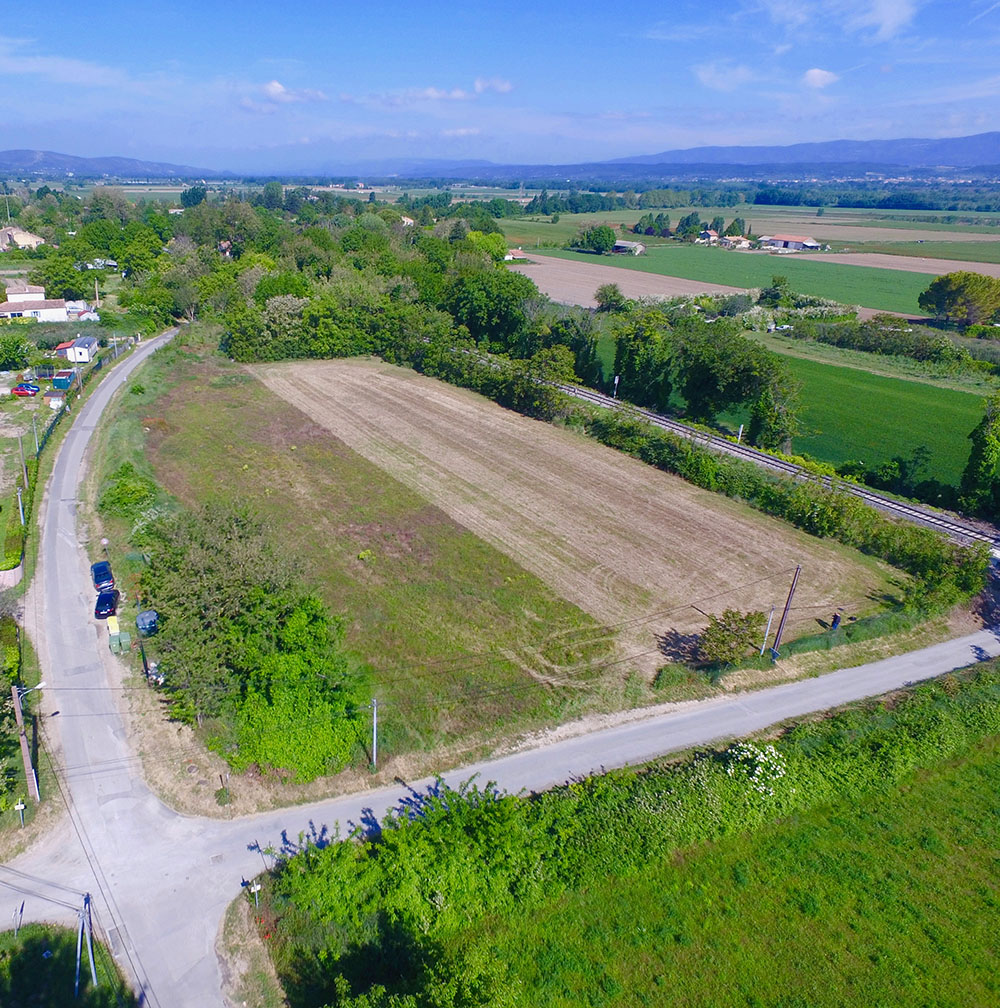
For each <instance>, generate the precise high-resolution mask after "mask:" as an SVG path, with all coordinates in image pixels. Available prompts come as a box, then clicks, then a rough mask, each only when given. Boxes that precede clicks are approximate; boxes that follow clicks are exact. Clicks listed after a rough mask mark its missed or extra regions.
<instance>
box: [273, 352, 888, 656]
mask: <svg viewBox="0 0 1000 1008" xmlns="http://www.w3.org/2000/svg"><path fill="white" fill-rule="evenodd" d="M254 370H255V374H257V375H258V376H259V377H260V378H261V379H262V381H263V382H264V383H265V384H266V385H267V386H268V387H269V388H270V389H271V390H272V391H273V392H275V393H277V394H278V395H279V396H281V397H282V398H284V399H286V400H287V401H288V402H289V403H291V404H294V406H295V407H296V408H298V409H299V410H302V411H303V412H304V413H306V414H307V415H308V416H309V417H311V418H312V419H313V420H314V421H315V422H316V423H317V424H319V425H320V426H322V427H324V428H326V429H327V430H329V431H330V432H331V433H332V434H334V435H335V436H336V437H337V438H339V439H340V440H342V441H343V442H345V443H346V444H347V445H348V446H349V447H351V448H352V449H353V450H354V451H356V452H358V453H359V454H360V455H361V456H363V457H364V458H366V459H367V460H369V461H370V462H372V463H374V464H375V465H377V466H378V467H380V468H382V469H384V470H385V471H387V472H389V473H390V474H391V475H392V476H393V477H394V478H395V479H397V480H399V481H400V482H402V483H403V484H404V485H406V486H407V487H409V488H410V489H412V490H414V491H416V492H417V493H419V494H420V495H421V496H423V497H424V498H425V499H426V500H427V501H429V502H430V503H432V504H434V505H436V506H437V507H439V508H441V509H442V510H443V511H444V512H446V513H447V514H448V515H449V516H450V517H451V518H452V519H453V520H455V521H457V522H459V523H460V524H462V525H463V526H465V527H466V528H468V529H469V530H470V531H472V532H473V533H475V534H476V535H477V536H478V537H480V538H481V539H483V540H485V541H486V542H488V543H490V544H491V545H493V546H494V547H496V548H497V549H499V550H501V551H502V552H504V553H506V554H507V555H508V556H510V557H512V558H514V559H515V560H516V561H517V562H518V563H519V564H520V565H521V566H522V567H524V568H525V569H527V570H529V571H531V572H532V573H533V574H535V575H537V576H538V577H540V578H541V579H543V580H544V581H545V582H546V583H547V584H549V585H550V586H551V587H552V588H553V589H554V590H555V591H557V592H558V593H559V594H560V595H562V596H563V597H564V598H565V599H567V600H569V601H570V602H572V603H574V604H576V605H578V606H579V607H580V608H581V609H583V610H584V611H586V612H588V613H590V614H592V615H593V616H594V617H596V618H597V619H598V620H600V621H601V622H603V623H605V624H608V625H613V626H620V627H621V643H622V645H623V647H624V648H627V649H628V651H627V653H628V656H629V657H630V658H632V659H634V660H635V664H636V665H639V666H640V667H642V668H644V669H645V670H646V671H649V670H650V669H652V668H655V667H656V665H658V664H662V662H663V661H664V660H665V659H664V655H665V654H666V655H668V656H669V655H670V654H671V653H672V652H673V651H678V652H682V651H683V649H684V647H685V644H689V643H690V640H689V638H687V635H690V634H692V633H694V632H696V631H698V630H699V629H701V628H702V627H703V626H704V625H705V623H706V614H708V613H712V612H719V611H721V610H722V609H724V608H726V607H735V608H739V609H761V610H769V609H770V606H771V605H772V604H773V605H778V606H779V607H780V606H781V605H782V604H783V603H784V599H785V593H786V592H787V590H788V584H789V581H790V578H791V574H792V570H793V568H794V567H795V565H796V564H801V565H802V567H803V571H802V578H801V580H800V582H799V589H798V593H797V595H796V599H795V607H794V611H793V613H792V615H791V618H790V624H789V632H792V633H794V632H796V631H801V632H805V631H807V630H811V629H816V627H817V623H816V620H817V618H820V619H829V617H830V615H831V614H832V612H833V609H834V607H836V606H844V607H845V609H846V612H847V613H848V614H849V615H853V614H857V613H860V612H864V611H870V610H871V609H873V608H874V603H873V602H871V601H870V597H871V595H873V594H876V595H877V594H880V593H881V592H882V591H884V590H885V587H886V584H887V573H888V571H887V570H886V569H884V568H880V567H878V566H877V565H876V564H874V563H873V562H871V561H869V560H867V559H865V558H861V557H860V556H859V555H857V554H855V553H853V552H852V551H849V550H846V549H844V548H842V547H840V546H838V545H837V544H833V543H829V542H825V541H822V540H818V539H815V538H812V537H810V536H807V535H805V534H803V533H800V532H798V531H797V530H795V529H793V528H791V527H789V526H788V525H785V524H784V523H782V522H779V521H777V520H774V519H771V518H768V517H766V516H763V515H760V514H758V513H756V512H754V511H752V510H750V509H749V508H747V507H745V506H743V505H741V504H739V503H737V502H735V501H730V500H728V499H726V498H724V497H721V496H719V495H716V494H711V493H708V492H706V491H703V490H699V489H697V488H695V487H692V486H691V485H689V484H687V483H685V482H684V481H682V480H680V479H678V478H676V477H672V476H669V475H667V474H665V473H661V472H659V471H657V470H655V469H653V468H651V467H649V466H647V465H644V464H643V463H641V462H638V461H636V460H634V459H631V458H629V457H627V456H625V455H623V454H621V453H619V452H616V451H614V450H612V449H609V448H605V447H603V446H601V445H599V444H597V443H595V442H593V441H590V440H588V439H586V438H585V437H583V436H580V435H576V434H574V433H572V432H570V431H566V430H562V429H559V428H556V427H553V426H551V425H548V424H544V423H540V422H537V421H533V420H529V419H526V418H525V417H522V416H519V415H518V414H516V413H512V412H510V411H508V410H504V409H502V408H501V407H499V406H496V405H495V404H493V403H491V402H488V401H486V400H484V399H482V398H481V397H479V396H477V395H474V394H472V393H470V392H467V391H465V390H462V389H457V388H454V387H452V386H450V385H446V384H444V383H442V382H438V381H435V380H434V379H430V378H426V377H423V376H421V375H418V374H415V373H413V372H411V371H406V370H402V369H399V368H394V367H392V366H391V365H387V364H382V363H379V362H370V361H357V360H348V361H318V362H297V363H289V364H277V365H268V366H266V367H263V368H255V369H254Z"/></svg>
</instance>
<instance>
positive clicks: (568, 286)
mask: <svg viewBox="0 0 1000 1008" xmlns="http://www.w3.org/2000/svg"><path fill="white" fill-rule="evenodd" d="M530 255H531V259H530V260H529V261H528V262H526V263H514V264H513V265H512V266H511V269H514V270H516V271H517V272H518V273H523V274H524V275H525V276H526V277H530V278H531V279H532V280H534V281H535V284H536V285H537V287H538V289H539V290H540V291H541V292H542V293H543V294H548V296H549V297H550V298H552V300H553V301H558V302H560V303H561V304H576V305H582V306H583V307H584V308H595V307H597V302H596V301H595V300H594V292H595V291H596V290H597V288H598V287H600V286H601V284H606V283H615V284H618V286H619V288H620V289H621V292H622V293H623V294H624V295H625V296H626V297H628V298H644V297H652V298H671V297H677V296H678V295H681V294H742V293H743V288H742V287H727V286H726V285H725V284H713V283H707V282H705V281H702V280H684V279H682V278H681V277H669V276H660V275H659V274H656V273H641V272H639V271H638V270H631V269H624V268H623V267H621V266H605V265H604V264H603V263H597V262H595V263H594V264H593V265H591V264H590V263H580V262H576V261H574V260H570V259H555V258H553V257H551V256H544V255H537V254H536V253H534V252H532V253H530Z"/></svg>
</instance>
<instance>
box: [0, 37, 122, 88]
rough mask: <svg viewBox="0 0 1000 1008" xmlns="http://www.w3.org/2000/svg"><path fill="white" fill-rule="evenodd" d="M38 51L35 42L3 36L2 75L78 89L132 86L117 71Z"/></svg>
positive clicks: (119, 71)
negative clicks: (41, 78)
mask: <svg viewBox="0 0 1000 1008" xmlns="http://www.w3.org/2000/svg"><path fill="white" fill-rule="evenodd" d="M38 49H39V46H38V42H37V41H36V40H35V39H22V38H10V37H9V36H0V74H11V75H14V74H18V75H23V74H28V75H32V76H38V77H43V78H44V79H45V80H47V81H51V82H52V83H54V84H72V85H74V86H76V87H86V86H90V87H124V86H125V85H127V84H129V83H131V82H130V79H129V77H128V75H127V74H125V73H122V71H121V70H119V69H118V68H117V67H110V66H102V65H101V64H99V63H91V62H89V61H88V60H80V59H74V58H72V57H69V56H46V55H44V54H43V53H39V51H38Z"/></svg>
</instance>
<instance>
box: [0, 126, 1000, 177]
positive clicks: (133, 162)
mask: <svg viewBox="0 0 1000 1008" xmlns="http://www.w3.org/2000/svg"><path fill="white" fill-rule="evenodd" d="M301 157H302V151H301V148H299V149H298V150H297V153H296V160H299V161H301ZM233 160H234V161H235V160H238V157H237V156H235V155H234V157H233ZM324 162H325V163H324ZM837 166H843V167H845V168H846V167H847V166H850V167H851V169H852V170H854V171H857V172H864V171H872V172H876V173H878V172H882V173H893V172H903V171H907V170H914V171H918V172H922V173H929V172H933V171H935V170H938V169H940V170H942V171H951V172H954V171H961V170H963V169H984V168H991V169H994V173H995V172H1000V132H995V133H979V134H976V135H975V136H965V137H945V138H943V139H938V140H929V139H916V138H911V139H902V140H829V141H826V142H823V143H800V144H790V145H786V146H780V147H778V146H776V147H721V146H718V147H691V148H688V149H685V150H667V151H661V152H660V153H659V154H637V155H635V156H633V157H623V158H615V159H613V160H609V161H600V162H586V163H581V164H561V165H553V164H533V165H532V164H520V165H512V164H494V163H491V162H489V161H477V160H468V159H464V160H444V159H440V160H435V159H415V158H407V159H404V158H385V159H379V160H377V161H363V162H361V161H358V162H350V161H346V160H345V161H343V162H339V163H333V162H332V160H331V159H329V158H328V157H327V158H322V157H321V156H319V155H317V167H316V168H314V169H312V170H305V171H303V170H301V169H300V170H292V171H286V172H274V173H267V172H260V173H256V172H247V173H233V172H222V171H218V170H216V169H209V168H194V167H192V166H190V165H177V164H169V163H166V162H161V161H141V160H138V159H136V158H124V157H88V158H85V157H76V156H74V155H72V154H58V153H55V152H54V151H33V150H9V151H0V175H15V176H21V177H23V176H26V175H33V176H35V177H37V178H41V177H45V176H48V177H53V176H64V175H67V174H70V173H72V174H73V175H75V176H77V177H80V178H118V179H211V178H220V177H229V178H232V177H234V174H235V175H244V174H245V175H257V176H258V177H260V176H264V175H268V174H274V175H275V176H277V177H281V176H282V175H284V176H285V177H287V178H292V177H295V178H322V177H330V176H332V177H350V176H356V175H362V176H364V177H366V178H389V177H392V176H396V177H402V178H450V179H456V180H457V179H469V180H479V181H485V180H491V179H492V180H510V179H522V180H527V179H532V180H546V179H548V180H550V181H551V182H553V183H558V182H564V183H565V182H579V181H582V180H586V179H591V180H600V179H604V180H607V181H610V182H616V181H624V182H627V181H628V180H629V179H642V180H646V181H650V180H653V179H655V178H656V177H658V176H659V177H663V178H669V177H671V176H676V177H697V176H698V175H703V176H707V177H722V176H723V175H727V174H729V175H736V174H740V173H741V172H742V173H743V174H744V177H746V178H755V179H764V178H767V177H768V176H769V174H770V173H772V172H773V171H774V170H775V169H779V168H785V169H788V170H792V169H799V170H800V171H803V172H804V171H807V170H808V171H812V170H819V171H820V172H821V173H823V172H825V173H828V174H830V173H834V172H835V170H836V168H837Z"/></svg>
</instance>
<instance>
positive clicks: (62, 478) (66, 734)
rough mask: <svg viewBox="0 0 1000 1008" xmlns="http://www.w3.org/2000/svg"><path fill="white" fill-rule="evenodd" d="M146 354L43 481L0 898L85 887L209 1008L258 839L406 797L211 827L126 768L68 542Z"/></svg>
mask: <svg viewBox="0 0 1000 1008" xmlns="http://www.w3.org/2000/svg"><path fill="white" fill-rule="evenodd" d="M155 346H156V344H155V343H154V344H150V345H149V346H148V347H143V348H141V349H140V350H139V351H138V352H137V354H136V355H135V356H133V357H132V358H130V359H129V360H128V361H126V362H123V363H122V364H120V365H119V367H118V369H116V372H114V373H113V375H112V377H111V378H110V379H106V380H105V381H104V382H103V383H102V385H101V386H100V387H99V388H98V390H97V391H95V393H94V395H93V396H92V397H91V399H90V400H89V402H88V403H87V405H86V406H85V407H84V409H83V410H82V411H81V413H80V415H79V416H78V417H77V418H76V421H75V423H74V425H73V427H72V429H71V431H70V432H69V433H68V435H67V437H66V440H65V441H64V443H63V445H62V447H61V450H60V453H59V457H58V459H57V462H56V466H55V470H54V472H53V476H52V480H51V482H50V485H49V494H48V501H47V506H46V510H45V514H44V518H43V520H44V526H43V532H42V547H41V555H42V564H41V584H40V586H39V587H40V591H41V594H42V598H43V601H42V603H41V605H40V608H39V609H38V610H34V607H30V608H31V610H33V611H29V613H28V616H29V618H31V617H33V616H34V617H38V616H39V613H47V614H48V619H46V620H45V621H44V623H42V624H40V625H38V626H36V627H35V628H33V635H34V637H33V639H34V640H36V641H37V642H38V644H39V646H40V651H41V659H42V665H43V674H44V678H45V680H46V681H47V682H48V683H49V686H48V687H47V688H46V689H45V691H44V706H43V710H44V711H45V712H46V713H48V714H50V715H51V714H52V713H53V712H54V711H55V710H58V711H59V714H58V716H51V717H49V718H48V720H47V724H48V726H49V731H50V732H52V731H54V732H56V733H57V734H58V741H59V744H60V747H61V754H60V760H61V765H62V766H63V768H64V770H63V773H62V787H63V789H64V793H65V794H66V796H67V799H68V808H69V815H68V816H67V817H65V818H64V820H63V823H62V825H61V826H60V828H59V829H57V830H55V831H54V832H53V833H52V834H51V835H50V836H49V837H47V838H46V839H45V840H44V841H42V842H41V843H39V844H38V845H37V846H36V847H35V848H34V849H32V850H31V851H30V852H28V853H27V854H25V855H23V856H21V857H20V858H18V859H16V861H14V862H12V863H11V865H9V866H0V892H4V891H6V893H7V894H8V895H9V897H10V901H11V902H10V903H9V904H8V905H9V906H13V905H14V904H15V902H17V901H19V900H20V899H21V898H22V896H21V895H20V894H18V895H16V896H15V893H14V891H12V890H11V889H9V888H8V889H6V890H5V889H4V887H5V886H6V887H10V886H12V885H16V886H19V887H20V888H22V889H26V890H29V891H31V892H33V893H37V894H39V895H35V896H28V897H26V906H25V919H47V920H60V919H61V920H66V921H68V922H74V921H75V917H74V915H73V914H72V912H71V911H70V910H68V909H67V910H60V908H59V907H57V906H55V905H54V904H51V903H47V902H45V900H44V899H42V898H41V897H42V896H44V895H45V894H46V892H48V893H51V894H52V895H53V896H57V897H58V898H60V899H63V900H66V899H67V894H66V893H65V892H63V891H62V890H55V889H51V890H46V889H45V887H44V886H43V885H42V884H41V883H40V882H39V881H37V880H39V879H45V880H48V881H49V882H51V883H56V884H59V885H62V886H67V887H69V888H71V889H73V890H75V891H77V892H83V891H89V892H91V893H92V894H93V896H94V902H95V912H96V915H97V921H98V924H99V925H100V927H101V928H102V929H103V931H104V933H105V934H106V935H107V937H108V939H109V940H110V943H111V945H112V947H113V949H114V950H115V952H116V954H117V955H118V958H119V960H120V961H121V962H122V963H123V964H124V965H125V967H126V969H127V970H128V971H130V973H131V974H132V976H133V978H134V981H135V984H136V987H137V988H138V989H140V990H141V991H142V992H143V994H144V997H145V1001H146V1003H147V1004H149V1005H153V1006H162V1008H167V1006H172V1005H185V1006H186V1005H198V1006H199V1008H201V1006H205V1008H210V1006H214V1005H220V1004H222V993H221V976H220V971H219V964H218V962H217V959H216V956H215V953H214V943H215V938H216V934H217V931H218V928H219V924H220V922H221V919H222V915H223V912H224V910H225V907H226V906H227V905H228V903H229V902H230V901H231V900H232V899H233V898H234V897H235V896H236V895H237V893H238V892H239V884H240V881H241V879H243V878H249V877H251V876H252V875H253V874H254V873H256V872H258V871H259V870H260V869H261V867H262V857H261V855H260V854H259V853H258V851H257V849H256V846H255V845H256V844H257V843H259V844H260V845H261V846H262V847H265V848H266V847H268V846H272V845H273V846H274V847H280V846H281V845H282V842H283V838H284V837H289V838H291V839H292V840H293V841H294V840H295V839H296V838H297V837H298V836H299V834H300V833H302V832H306V833H313V834H321V833H323V831H324V830H325V829H326V830H332V829H333V827H334V825H335V824H336V823H337V822H340V823H348V822H351V821H357V820H358V819H359V818H360V817H361V815H362V813H363V811H364V810H366V809H368V810H371V811H372V812H373V813H374V814H375V815H376V816H379V817H381V815H383V814H384V812H385V811H386V810H387V809H389V808H391V807H392V806H393V805H394V804H395V803H396V802H397V801H398V800H399V798H400V797H401V796H402V795H403V789H402V788H401V787H398V786H393V787H389V788H383V789H381V790H377V791H370V792H366V793H363V794H356V795H349V796H346V797H343V798H338V799H334V800H330V801H325V802H319V803H316V804H313V805H308V806H298V807H295V808H291V809H286V810H281V811H277V812H271V813H266V814H262V815H257V816H252V817H246V818H243V819H238V820H233V821H225V822H220V821H215V820H207V819H198V818H193V817H188V816H182V815H178V814H177V813H175V812H173V811H172V810H170V809H168V808H167V807H166V806H164V805H163V804H162V803H161V802H160V801H159V800H158V799H157V798H156V797H155V796H154V795H152V794H151V793H150V791H149V790H148V788H147V787H146V786H145V784H144V783H143V782H142V781H141V780H140V779H138V778H137V777H136V776H135V775H134V766H135V763H134V760H132V759H131V758H130V753H129V751H128V749H127V746H126V743H125V735H124V730H123V727H122V723H121V720H120V717H119V714H118V711H117V709H116V706H115V701H114V697H113V694H112V693H111V691H110V690H109V689H108V688H107V687H108V685H109V684H108V681H107V678H106V673H105V666H104V663H103V662H102V661H101V654H102V653H103V648H105V647H106V643H105V640H104V629H103V626H100V627H99V626H98V625H97V624H96V623H95V622H94V621H93V619H92V610H91V606H92V604H93V597H92V596H93V593H92V591H91V589H90V584H89V580H88V577H87V563H88V559H89V558H88V557H86V556H85V555H84V553H83V551H82V549H81V548H80V545H79V540H78V532H77V528H76V500H77V491H78V487H79V482H80V478H81V476H82V471H83V462H84V455H85V451H86V447H87V442H88V441H89V438H90V435H91V433H92V431H93V430H94V427H95V425H96V424H97V422H98V419H99V416H100V413H101V411H102V409H103V408H104V407H105V406H106V405H107V403H108V401H109V400H110V397H111V395H112V394H113V393H114V392H115V391H116V390H117V388H119V387H120V386H121V384H122V381H121V380H120V377H119V376H126V375H127V373H128V372H129V371H130V370H131V369H132V368H134V367H136V366H137V365H138V364H139V363H140V362H141V360H142V358H143V356H144V355H145V354H147V353H149V352H151V351H152V350H153V349H155ZM998 655H1000V637H998V635H997V633H995V632H993V631H983V632H980V633H977V634H973V635H971V636H969V637H965V638H962V639H961V640H956V641H951V642H948V643H945V644H939V645H936V646H934V647H931V648H927V649H925V650H923V651H920V652H915V653H913V654H909V655H903V656H900V657H896V658H891V659H887V660H885V661H881V662H877V663H875V664H872V665H868V666H862V667H860V668H855V669H847V670H842V671H839V672H835V673H833V674H831V675H828V676H823V677H820V678H815V679H808V680H804V681H802V682H796V683H791V684H787V685H784V686H778V687H775V688H772V689H768V690H762V691H759V692H755V693H748V694H743V695H738V696H733V697H727V698H724V699H718V700H712V701H709V702H705V703H697V704H687V705H682V706H680V707H679V708H678V709H676V710H674V711H673V712H671V713H668V714H665V715H660V716H657V717H652V718H649V719H647V720H643V721H638V722H633V723H629V724H626V725H621V726H619V727H615V728H611V729H607V730H605V731H601V732H597V733H593V734H590V735H585V736H580V737H578V738H571V739H567V740H565V741H562V742H559V743H555V744H552V745H549V746H546V747H544V748H540V749H535V750H529V751H525V752H521V753H517V754H514V755H510V756H505V757H503V758H500V759H496V760H491V761H487V762H484V763H480V764H477V765H475V766H471V767H464V768H461V769H459V770H456V771H454V772H451V773H449V774H448V775H447V776H446V779H447V780H449V781H450V782H452V783H458V782H460V781H462V780H465V779H466V778H468V777H469V776H470V775H471V774H473V773H478V774H480V776H481V778H482V779H485V780H492V781H496V782H497V783H498V784H499V785H500V786H501V787H504V788H506V789H508V790H511V791H518V790H521V789H523V788H527V789H540V788H544V787H547V786H549V785H552V784H555V783H558V782H561V781H564V780H566V779H567V778H568V777H570V776H573V775H577V774H585V773H587V772H589V771H591V770H596V769H598V768H600V767H612V766H619V765H624V764H627V763H635V762H641V761H645V760H648V759H651V758H653V757H656V756H658V755H661V754H663V753H667V752H671V751H674V750H677V749H682V748H687V747H689V746H694V745H701V744H704V743H706V742H709V741H712V740H715V739H719V738H725V737H730V736H738V735H744V734H747V733H749V732H753V731H756V730H759V729H761V728H764V727H766V726H767V725H770V724H773V723H775V722H778V721H782V720H785V719H787V718H793V717H797V716H799V715H801V714H804V713H807V712H810V711H815V710H823V709H826V708H828V707H831V706H835V705H837V704H840V703H843V702H845V701H848V700H853V699H857V698H860V697H864V696H871V695H876V694H879V693H883V692H885V691H886V690H890V689H893V688H895V687H898V686H901V685H903V684H905V683H908V682H912V681H916V680H920V679H923V678H927V677H930V676H934V675H938V674H941V673H943V672H946V671H949V670H951V669H955V668H960V667H963V666H965V665H968V664H970V663H972V662H974V661H977V660H980V659H982V658H984V657H986V656H991V657H994V656H998ZM421 783H425V782H418V783H417V784H416V785H414V786H416V787H419V786H421ZM11 869H13V870H15V871H18V872H21V873H24V875H14V874H13V873H12V870H11ZM25 876H30V877H27V878H26V877H25ZM69 901H70V902H72V899H71V898H70V900H69ZM2 906H3V904H2V903H0V913H3V912H4V911H3V910H2Z"/></svg>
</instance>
